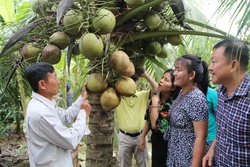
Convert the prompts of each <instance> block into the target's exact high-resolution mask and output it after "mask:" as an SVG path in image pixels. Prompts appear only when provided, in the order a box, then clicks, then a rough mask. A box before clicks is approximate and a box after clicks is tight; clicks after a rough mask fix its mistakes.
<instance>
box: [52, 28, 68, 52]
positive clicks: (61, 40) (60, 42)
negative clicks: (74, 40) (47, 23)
mask: <svg viewBox="0 0 250 167" xmlns="http://www.w3.org/2000/svg"><path fill="white" fill-rule="evenodd" d="M49 41H50V44H52V45H56V46H57V47H58V48H59V49H61V50H62V49H65V48H66V47H68V46H69V44H70V38H69V36H68V35H67V34H66V33H65V32H62V31H57V32H55V33H54V34H52V35H51V36H50V39H49Z"/></svg>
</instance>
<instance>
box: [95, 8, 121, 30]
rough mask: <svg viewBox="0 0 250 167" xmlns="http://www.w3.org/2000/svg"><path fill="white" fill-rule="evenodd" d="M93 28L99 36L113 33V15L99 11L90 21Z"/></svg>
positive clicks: (114, 22)
mask: <svg viewBox="0 0 250 167" xmlns="http://www.w3.org/2000/svg"><path fill="white" fill-rule="evenodd" d="M92 24H93V28H94V30H95V31H96V32H98V33H99V34H108V33H111V32H112V31H113V29H114V28H115V24H116V19H115V15H114V14H113V13H112V12H111V11H109V10H107V9H103V8H102V9H100V10H98V11H97V13H96V16H95V17H94V18H93V20H92Z"/></svg>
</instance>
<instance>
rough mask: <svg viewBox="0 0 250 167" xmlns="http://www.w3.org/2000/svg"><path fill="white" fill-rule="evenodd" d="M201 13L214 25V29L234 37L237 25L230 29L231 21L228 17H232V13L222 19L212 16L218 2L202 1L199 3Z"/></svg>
mask: <svg viewBox="0 0 250 167" xmlns="http://www.w3.org/2000/svg"><path fill="white" fill-rule="evenodd" d="M200 6H201V11H202V13H204V14H205V16H206V17H207V18H208V19H210V20H211V22H212V23H214V24H216V27H217V28H219V29H221V30H223V31H225V32H227V33H230V34H232V35H236V33H237V28H238V27H237V25H236V24H233V25H232V27H231V29H230V26H231V21H230V17H231V16H232V14H233V13H232V12H230V11H228V12H227V13H226V14H225V15H224V16H223V17H219V16H218V14H217V15H216V14H214V13H215V11H216V9H217V8H218V6H219V3H218V0H208V1H204V0H203V1H202V3H200Z"/></svg>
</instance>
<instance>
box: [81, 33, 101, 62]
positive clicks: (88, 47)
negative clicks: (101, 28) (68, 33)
mask: <svg viewBox="0 0 250 167" xmlns="http://www.w3.org/2000/svg"><path fill="white" fill-rule="evenodd" d="M103 48H104V45H103V42H102V39H101V37H99V36H98V35H95V34H94V33H87V34H85V35H84V36H83V37H82V38H81V40H80V42H79V49H80V51H81V53H82V54H83V55H84V56H85V57H86V58H88V59H89V60H94V59H95V58H97V57H100V56H101V55H102V52H103Z"/></svg>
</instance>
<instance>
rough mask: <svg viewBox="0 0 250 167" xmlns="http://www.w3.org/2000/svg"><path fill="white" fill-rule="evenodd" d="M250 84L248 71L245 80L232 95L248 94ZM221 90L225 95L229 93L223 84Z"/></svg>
mask: <svg viewBox="0 0 250 167" xmlns="http://www.w3.org/2000/svg"><path fill="white" fill-rule="evenodd" d="M249 85H250V77H249V74H248V73H247V74H246V75H245V77H244V78H243V81H242V82H241V84H240V86H239V87H238V88H237V89H236V90H235V92H234V93H233V95H232V96H231V97H234V96H245V95H247V94H248V93H250V92H249ZM219 91H220V92H222V93H223V94H224V95H225V94H226V93H227V89H226V88H225V87H224V86H223V85H221V86H220V88H219Z"/></svg>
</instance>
